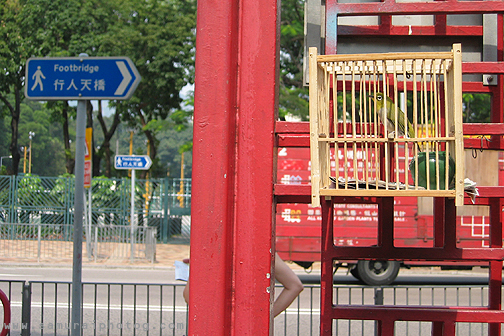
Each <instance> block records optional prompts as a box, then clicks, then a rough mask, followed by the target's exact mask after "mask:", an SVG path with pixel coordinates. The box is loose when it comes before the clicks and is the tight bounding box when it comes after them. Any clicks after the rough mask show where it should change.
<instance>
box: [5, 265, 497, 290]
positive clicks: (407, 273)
mask: <svg viewBox="0 0 504 336" xmlns="http://www.w3.org/2000/svg"><path fill="white" fill-rule="evenodd" d="M425 270H426V269H425V268H418V269H417V270H415V269H413V270H406V269H401V272H400V273H399V276H398V277H397V279H396V280H395V282H394V283H393V284H394V285H485V284H487V283H488V273H487V272H486V271H485V270H484V269H479V270H477V271H473V272H470V271H461V272H454V271H429V272H426V271H425ZM297 274H298V276H299V278H300V279H301V281H302V282H303V283H305V284H319V283H320V272H313V273H311V274H308V273H304V272H298V273H297ZM0 280H16V281H17V280H21V281H49V282H50V281H72V269H71V268H69V267H38V266H33V267H2V268H0ZM82 281H83V282H99V283H149V284H175V283H179V284H180V283H183V282H181V281H177V280H175V271H174V269H173V268H156V269H149V268H133V267H132V268H99V267H97V268H84V269H83V270H82ZM334 283H335V284H349V285H358V284H361V283H360V282H359V281H358V280H357V279H355V278H354V277H353V276H351V275H350V274H346V271H345V270H339V271H338V272H337V273H336V274H335V275H334Z"/></svg>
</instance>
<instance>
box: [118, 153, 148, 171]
mask: <svg viewBox="0 0 504 336" xmlns="http://www.w3.org/2000/svg"><path fill="white" fill-rule="evenodd" d="M114 161H115V165H114V166H115V169H138V170H147V169H149V168H150V166H151V165H152V160H151V158H150V157H149V156H148V155H116V156H115V159H114Z"/></svg>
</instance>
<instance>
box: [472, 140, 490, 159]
mask: <svg viewBox="0 0 504 336" xmlns="http://www.w3.org/2000/svg"><path fill="white" fill-rule="evenodd" d="M483 139H485V140H486V141H487V142H491V141H492V139H487V137H486V135H482V136H481V137H480V149H479V151H480V152H481V153H483ZM472 157H473V159H476V158H477V157H478V152H477V151H476V148H473V149H472Z"/></svg>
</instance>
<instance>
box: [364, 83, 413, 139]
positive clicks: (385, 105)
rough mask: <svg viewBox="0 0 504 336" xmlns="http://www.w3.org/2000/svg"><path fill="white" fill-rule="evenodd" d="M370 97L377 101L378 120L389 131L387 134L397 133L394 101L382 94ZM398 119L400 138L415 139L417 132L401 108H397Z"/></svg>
mask: <svg viewBox="0 0 504 336" xmlns="http://www.w3.org/2000/svg"><path fill="white" fill-rule="evenodd" d="M370 97H371V98H373V99H375V102H376V112H377V114H378V118H379V119H380V121H381V123H382V124H383V125H384V126H385V128H386V129H387V132H391V133H392V132H395V124H396V122H395V106H394V102H393V101H392V99H390V98H389V97H387V96H385V95H384V94H383V93H382V92H376V94H375V96H373V95H371V96H370ZM397 118H398V119H399V122H398V123H397V133H398V136H404V135H405V136H406V137H408V138H414V137H415V130H414V128H413V125H412V124H411V122H410V121H409V119H408V117H407V116H406V113H404V112H403V111H402V110H401V109H400V108H399V107H398V108H397ZM405 126H407V130H406V129H405Z"/></svg>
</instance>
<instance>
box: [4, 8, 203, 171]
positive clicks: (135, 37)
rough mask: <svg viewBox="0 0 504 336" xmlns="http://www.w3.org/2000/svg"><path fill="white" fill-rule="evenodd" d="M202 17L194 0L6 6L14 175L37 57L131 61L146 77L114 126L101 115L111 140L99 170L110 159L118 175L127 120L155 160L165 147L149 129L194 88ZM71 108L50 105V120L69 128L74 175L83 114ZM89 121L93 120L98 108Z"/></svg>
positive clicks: (119, 109) (119, 107)
mask: <svg viewBox="0 0 504 336" xmlns="http://www.w3.org/2000/svg"><path fill="white" fill-rule="evenodd" d="M195 11H196V7H195V1H194V0H171V1H166V0H146V1H142V2H138V1H134V0H129V1H122V0H121V1H119V0H87V1H80V0H0V38H1V39H2V40H3V41H4V43H1V44H0V63H1V64H2V68H1V69H0V117H1V116H6V115H8V116H9V120H10V122H11V125H10V134H11V138H10V153H11V154H12V155H13V161H14V165H13V170H14V173H17V172H18V171H19V166H18V165H19V161H20V157H21V155H20V152H19V146H18V139H20V138H22V137H23V136H24V135H23V134H18V131H21V130H20V128H19V118H20V115H22V109H21V107H22V102H23V99H24V97H23V84H24V74H25V64H26V60H27V59H28V58H29V57H46V56H57V57H63V56H77V55H79V54H80V53H83V52H84V53H87V54H88V55H89V56H129V57H130V58H131V59H132V60H133V61H134V62H135V64H136V66H137V68H138V70H139V72H140V74H141V76H142V78H143V79H142V81H141V84H140V85H139V87H138V89H137V91H136V92H135V95H134V97H133V98H132V99H131V100H130V101H128V102H113V103H112V105H115V106H116V116H114V117H113V118H112V119H110V120H108V121H109V122H111V124H109V125H107V124H106V122H105V119H106V118H104V117H103V115H102V114H101V110H99V112H98V114H97V118H98V119H99V121H100V123H99V125H100V130H101V131H102V132H103V134H104V135H105V136H104V137H103V138H102V140H103V143H101V144H97V145H96V147H97V148H98V147H99V148H100V149H99V150H98V151H97V152H96V153H94V154H95V155H94V156H95V158H94V159H95V162H97V166H98V167H97V169H95V171H99V170H100V169H99V164H100V159H101V158H102V157H104V158H105V161H106V163H107V165H108V167H109V168H107V174H111V173H112V172H111V169H110V157H111V156H112V155H113V151H112V150H111V148H110V141H111V139H112V136H113V135H114V132H115V131H116V129H117V128H118V125H119V123H120V122H121V121H125V122H127V123H128V126H129V127H131V128H135V129H138V130H143V132H144V134H145V136H146V137H147V139H148V140H149V143H150V146H151V150H150V152H151V156H152V157H153V159H154V158H155V156H156V153H157V148H156V146H157V144H158V143H159V141H158V140H157V139H156V138H155V136H156V135H155V133H153V132H152V131H151V130H149V129H148V128H146V125H147V124H148V123H149V122H150V121H151V120H163V119H166V118H167V117H168V116H169V114H170V113H171V112H173V111H175V110H176V109H177V108H178V107H179V104H180V97H179V95H178V93H179V91H180V89H181V88H182V87H183V86H184V85H186V84H187V83H190V82H192V74H193V71H194V69H193V62H194V38H195V37H194V30H195ZM71 105H72V104H69V103H68V102H66V101H57V102H50V103H48V104H47V108H48V109H49V110H50V111H51V112H52V115H51V117H50V118H48V119H47V120H49V119H50V120H52V121H57V122H59V123H61V127H62V128H63V131H62V133H61V134H60V136H62V137H63V146H64V151H63V152H64V153H65V157H66V170H67V172H68V173H72V172H73V166H74V154H73V149H72V146H71V136H72V131H71V130H69V127H70V124H71V123H70V120H71V119H72V118H74V117H75V108H74V107H72V106H71ZM89 116H90V117H92V116H93V113H92V110H91V111H90V113H89ZM88 120H89V118H88ZM186 122H187V120H186ZM89 123H90V124H93V123H92V121H91V122H89ZM2 124H3V123H2ZM95 134H96V132H95ZM93 148H94V146H93ZM95 168H96V167H95Z"/></svg>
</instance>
